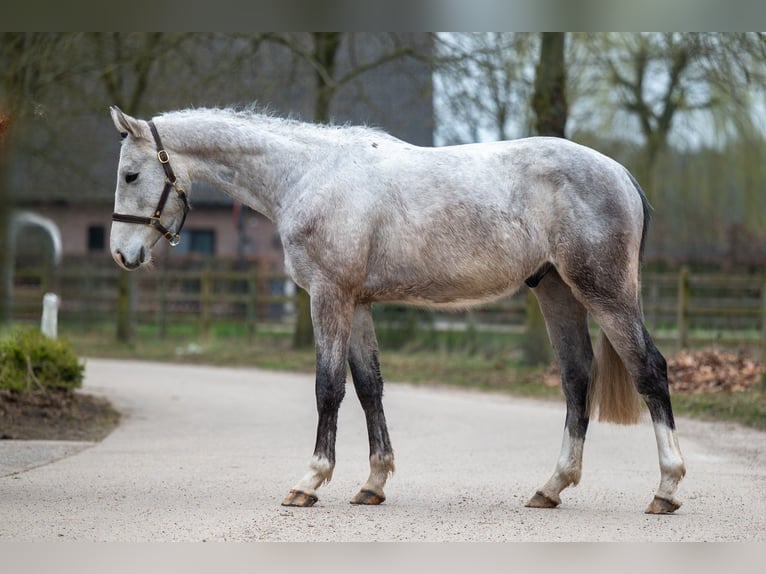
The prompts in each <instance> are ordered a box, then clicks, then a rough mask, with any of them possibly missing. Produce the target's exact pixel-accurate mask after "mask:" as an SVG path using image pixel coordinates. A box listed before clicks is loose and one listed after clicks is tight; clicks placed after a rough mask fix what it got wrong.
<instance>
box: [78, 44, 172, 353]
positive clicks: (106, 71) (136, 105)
mask: <svg viewBox="0 0 766 574" xmlns="http://www.w3.org/2000/svg"><path fill="white" fill-rule="evenodd" d="M86 39H87V42H88V44H89V45H90V49H89V50H87V51H89V52H91V53H92V54H93V58H94V60H93V66H94V70H95V74H96V76H97V78H98V79H99V80H100V83H101V85H102V87H103V89H104V92H105V94H106V96H107V98H108V100H109V102H110V103H111V104H114V105H117V106H119V107H120V108H122V109H124V110H125V111H127V112H128V113H131V114H138V115H140V114H141V112H142V107H143V105H144V103H145V96H146V94H147V90H148V89H149V86H150V83H151V81H152V73H153V72H154V70H155V68H156V66H157V64H158V63H159V62H161V61H162V59H163V58H165V57H167V56H168V55H169V54H172V53H173V52H175V51H176V50H178V49H179V47H180V46H181V45H182V42H183V37H182V36H180V35H173V34H165V33H161V32H153V33H140V34H123V33H120V32H113V33H102V32H96V33H91V34H88V35H87V36H86ZM134 300H135V276H134V275H133V274H131V273H130V272H128V271H124V270H120V272H119V280H118V289H117V332H116V336H117V340H118V341H120V342H123V343H129V342H130V341H131V339H132V338H133V335H134V331H135V314H134V312H133V306H134Z"/></svg>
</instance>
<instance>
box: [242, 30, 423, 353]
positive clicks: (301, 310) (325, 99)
mask: <svg viewBox="0 0 766 574" xmlns="http://www.w3.org/2000/svg"><path fill="white" fill-rule="evenodd" d="M389 41H390V46H389V48H388V49H387V50H383V51H381V52H380V53H378V54H376V55H375V56H374V57H372V58H369V59H365V60H358V59H357V58H356V57H355V51H354V46H355V42H354V34H352V33H341V32H314V33H312V34H310V35H309V34H277V33H273V34H263V35H258V36H256V37H255V39H254V45H255V46H256V47H258V46H260V45H261V44H262V43H263V42H272V43H277V44H280V45H282V46H285V47H287V48H289V49H290V51H291V52H292V54H293V56H294V58H296V59H297V60H298V61H299V62H304V63H307V64H308V65H309V66H310V67H311V68H312V69H313V71H314V79H315V90H316V91H315V99H314V110H313V114H314V118H313V119H314V121H315V122H318V123H329V122H330V120H331V104H332V100H333V98H334V97H335V95H336V94H337V93H338V91H339V90H340V89H341V88H343V87H344V86H346V85H348V84H349V83H351V82H353V81H354V80H356V79H357V78H359V77H360V76H361V75H363V74H364V73H366V72H368V71H370V70H374V69H376V68H379V67H380V66H383V65H384V64H387V63H389V62H392V61H394V60H399V59H402V58H405V57H408V56H410V57H415V56H418V54H417V53H416V51H415V50H414V49H413V48H412V47H411V46H410V45H408V44H407V43H405V42H402V41H401V40H400V39H399V37H398V36H397V35H395V34H391V35H390V36H389ZM344 45H345V46H346V48H347V49H348V51H349V53H350V56H351V57H350V58H349V65H348V66H346V67H345V68H344V69H343V70H340V68H339V66H338V65H337V64H338V60H337V59H338V55H339V53H340V50H341V48H342V47H343V46H344ZM313 342H314V334H313V328H312V325H311V302H310V299H309V294H308V293H307V292H306V291H304V290H303V289H299V290H298V304H297V321H296V326H295V332H294V335H293V346H294V347H295V348H306V347H310V346H311V345H313Z"/></svg>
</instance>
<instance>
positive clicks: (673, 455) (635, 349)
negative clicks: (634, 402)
mask: <svg viewBox="0 0 766 574" xmlns="http://www.w3.org/2000/svg"><path fill="white" fill-rule="evenodd" d="M632 315H633V316H632V317H631V316H630V315H628V316H625V315H624V314H620V315H617V314H611V315H607V316H604V313H603V312H596V313H594V319H595V320H596V322H597V323H599V325H600V326H601V328H602V330H603V331H604V333H605V334H606V337H607V338H608V339H609V341H608V342H606V344H607V345H610V344H611V345H612V346H613V347H614V350H615V351H616V352H617V354H619V356H620V358H621V359H622V362H623V364H624V365H625V368H627V370H628V373H629V374H630V376H631V378H632V380H633V382H634V384H635V387H636V390H638V393H639V394H640V395H641V397H642V398H643V399H644V402H645V403H646V406H647V407H648V408H649V414H650V415H651V418H652V424H653V426H654V435H655V438H656V440H657V451H658V455H659V462H660V485H659V488H658V489H657V492H656V494H655V496H654V499H653V500H652V502H651V503H650V504H649V506H648V507H647V509H646V513H647V514H669V513H671V512H673V511H675V510H677V509H678V507H680V506H681V503H680V502H679V501H678V500H676V498H675V492H676V490H677V488H678V484H679V483H680V482H681V479H682V478H683V477H684V475H685V474H686V467H685V464H684V460H683V456H682V455H681V450H680V448H679V446H678V438H677V436H676V424H675V419H674V417H673V408H672V406H671V403H670V392H669V389H668V375H667V363H666V361H665V358H664V357H663V356H662V354H661V353H660V351H659V350H658V349H657V347H656V345H655V344H654V342H653V341H652V338H651V336H650V335H649V333H648V332H647V330H646V328H645V327H644V325H643V321H642V319H641V314H640V310H639V309H638V308H637V307H636V308H635V309H634V311H633V314H632ZM602 404H603V403H602Z"/></svg>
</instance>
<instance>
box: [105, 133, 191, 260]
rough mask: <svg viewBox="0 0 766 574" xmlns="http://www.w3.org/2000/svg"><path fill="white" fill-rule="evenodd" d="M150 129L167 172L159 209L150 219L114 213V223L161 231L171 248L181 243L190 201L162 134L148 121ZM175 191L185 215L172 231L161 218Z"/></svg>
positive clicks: (158, 157)
mask: <svg viewBox="0 0 766 574" xmlns="http://www.w3.org/2000/svg"><path fill="white" fill-rule="evenodd" d="M147 123H148V124H149V129H150V130H151V131H152V136H154V143H155V144H156V146H157V159H159V160H160V163H161V164H162V168H163V169H164V170H165V188H164V189H163V190H162V195H161V196H160V200H159V201H158V202H157V207H156V208H155V210H154V214H153V215H152V216H150V217H141V216H140V215H128V214H123V213H113V214H112V221H120V222H122V223H139V224H141V225H149V226H151V227H153V228H154V229H156V230H157V231H159V233H160V234H161V235H162V236H163V237H164V238H165V239H167V240H168V243H170V245H171V247H175V246H176V245H178V244H179V243H180V242H181V235H180V234H181V229H182V228H183V226H184V223H186V215H187V214H188V213H189V200H188V199H187V198H186V192H185V191H184V190H183V189H182V188H181V187H179V186H178V184H177V179H176V176H175V174H174V173H173V168H171V167H170V156H168V152H167V151H165V148H164V147H163V146H162V140H160V134H159V133H158V132H157V127H156V126H155V125H154V122H153V121H151V120H150V121H148V122H147ZM171 189H175V190H176V194H177V195H178V197H179V198H180V199H181V201H183V204H184V214H183V217H182V218H181V224H180V225H179V226H178V229H176V230H175V231H170V230H169V229H168V228H167V227H165V226H164V225H162V221H161V219H160V218H161V217H162V210H163V209H164V207H165V203H166V202H167V200H168V195H170V190H171Z"/></svg>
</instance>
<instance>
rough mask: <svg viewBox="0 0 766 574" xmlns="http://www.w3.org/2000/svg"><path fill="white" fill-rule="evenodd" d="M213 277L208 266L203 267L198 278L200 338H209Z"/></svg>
mask: <svg viewBox="0 0 766 574" xmlns="http://www.w3.org/2000/svg"><path fill="white" fill-rule="evenodd" d="M212 283H213V275H212V272H211V269H210V264H207V265H205V267H204V268H203V269H202V275H201V276H200V327H201V329H202V333H201V336H202V337H203V338H205V339H207V338H208V337H209V336H210V305H211V303H212V294H213V285H212Z"/></svg>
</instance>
